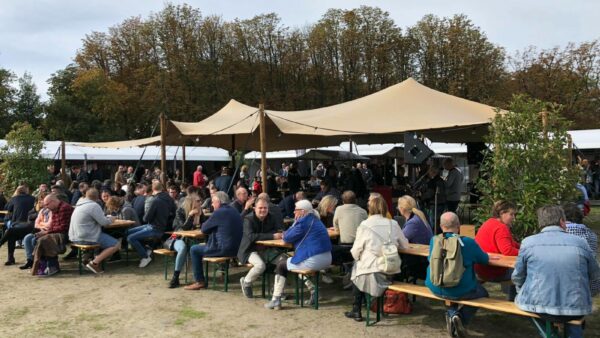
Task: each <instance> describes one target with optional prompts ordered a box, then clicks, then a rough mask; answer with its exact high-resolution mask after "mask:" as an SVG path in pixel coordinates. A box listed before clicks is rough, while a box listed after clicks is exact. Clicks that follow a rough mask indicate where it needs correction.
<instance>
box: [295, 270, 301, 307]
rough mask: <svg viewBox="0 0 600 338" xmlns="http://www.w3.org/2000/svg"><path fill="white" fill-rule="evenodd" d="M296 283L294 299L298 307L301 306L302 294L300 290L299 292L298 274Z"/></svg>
mask: <svg viewBox="0 0 600 338" xmlns="http://www.w3.org/2000/svg"><path fill="white" fill-rule="evenodd" d="M294 282H295V283H294V285H295V287H296V288H295V293H294V297H295V299H296V305H299V304H300V297H299V295H300V293H299V292H298V291H299V290H298V275H297V274H294Z"/></svg>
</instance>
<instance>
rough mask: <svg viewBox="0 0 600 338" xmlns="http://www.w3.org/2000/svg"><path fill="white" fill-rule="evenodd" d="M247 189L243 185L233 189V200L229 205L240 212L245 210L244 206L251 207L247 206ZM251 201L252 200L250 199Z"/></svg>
mask: <svg viewBox="0 0 600 338" xmlns="http://www.w3.org/2000/svg"><path fill="white" fill-rule="evenodd" d="M246 202H248V190H246V188H244V187H239V188H237V190H236V191H235V201H233V202H231V204H230V205H231V206H232V207H233V208H234V209H235V210H237V211H238V212H239V213H240V214H241V213H242V212H244V210H246V208H250V209H252V207H248V205H247V203H246ZM252 202H254V201H253V200H252Z"/></svg>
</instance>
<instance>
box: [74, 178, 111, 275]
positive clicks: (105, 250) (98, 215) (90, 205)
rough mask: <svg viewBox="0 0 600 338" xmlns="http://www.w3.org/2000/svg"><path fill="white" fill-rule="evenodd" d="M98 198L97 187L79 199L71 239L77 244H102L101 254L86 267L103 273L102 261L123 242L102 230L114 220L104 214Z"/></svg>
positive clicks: (94, 271)
mask: <svg viewBox="0 0 600 338" xmlns="http://www.w3.org/2000/svg"><path fill="white" fill-rule="evenodd" d="M96 200H98V190H96V189H89V190H88V191H87V192H86V194H85V198H81V199H79V201H78V202H77V205H76V206H75V210H74V211H73V214H72V215H71V222H70V226H69V239H70V240H71V242H73V243H76V244H86V245H89V244H100V250H101V251H100V254H98V255H96V256H95V257H94V259H92V260H91V261H90V262H89V263H88V264H87V265H86V266H85V267H86V268H87V269H88V270H90V271H92V272H93V273H101V272H104V271H103V270H102V267H101V266H100V264H101V263H102V261H103V260H105V259H106V258H108V257H110V256H112V255H113V254H114V253H116V252H118V251H119V249H120V248H121V244H120V243H119V241H117V240H116V239H115V238H113V237H111V236H109V235H107V234H105V233H104V232H102V227H103V226H107V225H109V224H110V223H112V220H111V219H110V218H108V217H106V216H105V215H104V212H103V211H102V208H101V207H100V205H98V203H96Z"/></svg>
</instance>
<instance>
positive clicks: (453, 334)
mask: <svg viewBox="0 0 600 338" xmlns="http://www.w3.org/2000/svg"><path fill="white" fill-rule="evenodd" d="M444 318H446V332H447V333H448V337H456V331H455V330H454V325H452V320H451V319H450V317H449V316H448V315H445V316H444Z"/></svg>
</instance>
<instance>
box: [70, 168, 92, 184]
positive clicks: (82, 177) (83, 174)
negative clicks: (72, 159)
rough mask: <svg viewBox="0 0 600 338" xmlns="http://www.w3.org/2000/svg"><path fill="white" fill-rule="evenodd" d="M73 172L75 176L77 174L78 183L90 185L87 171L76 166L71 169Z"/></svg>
mask: <svg viewBox="0 0 600 338" xmlns="http://www.w3.org/2000/svg"><path fill="white" fill-rule="evenodd" d="M71 171H72V173H73V174H75V181H77V182H79V183H81V182H86V183H89V182H90V180H89V177H88V173H87V171H85V170H84V169H82V168H81V167H80V166H78V165H74V166H73V167H72V168H71Z"/></svg>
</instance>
